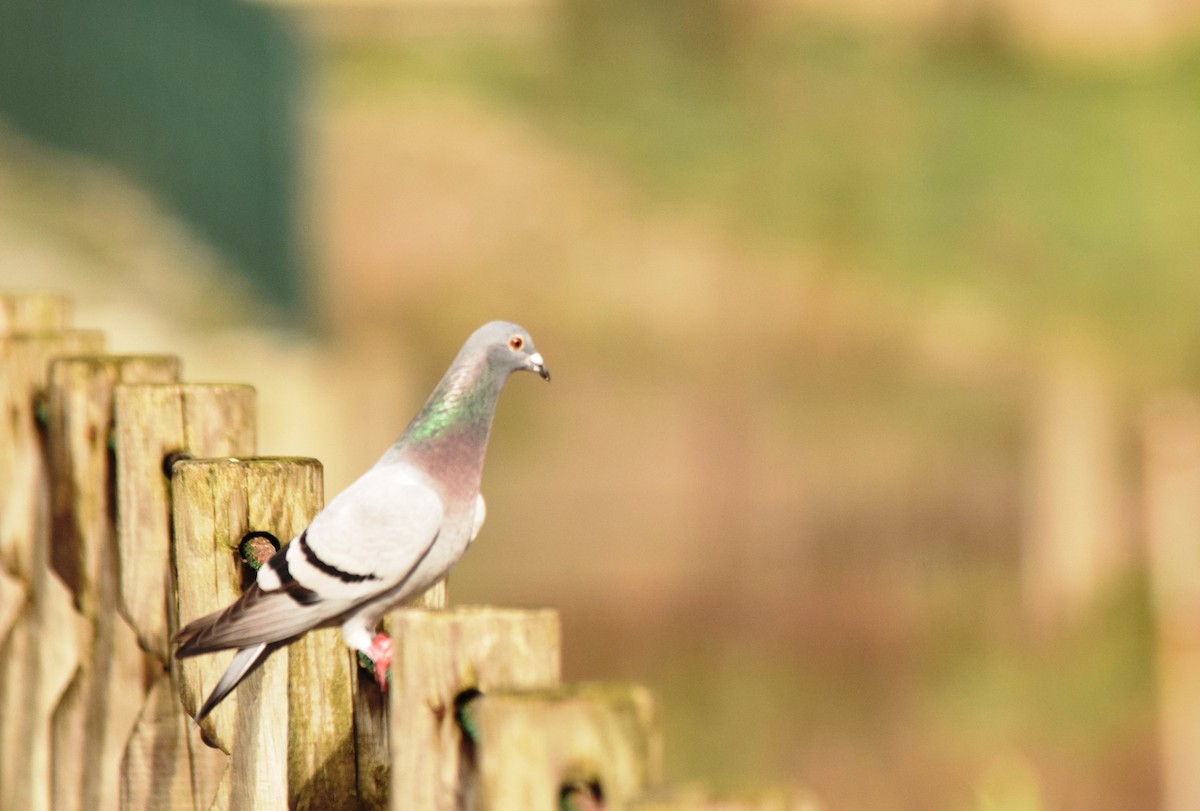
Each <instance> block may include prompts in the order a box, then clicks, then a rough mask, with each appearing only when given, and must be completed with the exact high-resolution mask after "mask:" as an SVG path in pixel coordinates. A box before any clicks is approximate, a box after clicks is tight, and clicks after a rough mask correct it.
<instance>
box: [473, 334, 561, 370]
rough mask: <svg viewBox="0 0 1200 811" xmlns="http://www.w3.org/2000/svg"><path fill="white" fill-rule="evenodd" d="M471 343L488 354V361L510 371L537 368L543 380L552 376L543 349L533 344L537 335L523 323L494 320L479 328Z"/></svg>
mask: <svg viewBox="0 0 1200 811" xmlns="http://www.w3.org/2000/svg"><path fill="white" fill-rule="evenodd" d="M467 346H469V347H473V348H474V349H476V350H477V351H481V352H485V353H486V354H487V359H488V365H489V366H491V367H492V368H493V369H495V370H497V371H499V372H501V373H502V374H506V375H507V374H508V373H509V372H517V371H526V372H536V373H537V374H539V375H540V376H541V378H542V380H549V379H550V370H549V369H547V368H546V364H545V362H544V361H543V360H542V353H540V352H538V351H537V349H536V348H535V347H534V345H533V339H532V338H530V337H529V333H528V332H526V331H525V330H524V328H523V327H521V326H519V325H517V324H513V323H511V322H508V321H492V322H490V323H488V324H484V325H483V326H482V327H480V328H479V329H477V330H475V334H473V335H472V336H471V338H470V340H468V341H467Z"/></svg>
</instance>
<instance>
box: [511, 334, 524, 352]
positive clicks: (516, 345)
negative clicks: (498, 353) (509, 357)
mask: <svg viewBox="0 0 1200 811" xmlns="http://www.w3.org/2000/svg"><path fill="white" fill-rule="evenodd" d="M523 346H525V339H524V338H522V337H521V336H520V335H514V336H513V337H511V338H509V339H508V348H509V349H511V350H512V351H514V352H516V351H517V350H518V349H520V348H521V347H523Z"/></svg>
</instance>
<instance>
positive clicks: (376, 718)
mask: <svg viewBox="0 0 1200 811" xmlns="http://www.w3.org/2000/svg"><path fill="white" fill-rule="evenodd" d="M446 595H447V586H446V581H445V579H442V580H439V581H438V582H437V583H434V584H433V585H432V586H431V587H430V588H429V589H428V590H427V591H425V592H424V593H423V594H421V596H419V597H417V598H416V599H415V600H413V601H412V602H411V603H409V604H408V605H409V607H411V608H445V607H446ZM392 616H394V614H393V615H391V616H386V617H384V618H383V622H382V623H381V626H382V630H383V631H384V632H386V633H388V634H389V635H391V636H392V638H393V639H394V640H395V643H396V645H397V647H401V646H403V645H404V640H403V639H402V638H399V637H397V636H396V635H395V631H393V629H392ZM392 672H393V673H394V672H395V666H394V665H393V668H392ZM354 679H355V690H354V734H355V738H356V746H357V753H356V756H357V759H356V763H357V769H358V799H359V803H360V804H361V807H362V811H383V809H386V808H389V807H390V800H389V797H390V796H391V795H390V788H391V780H392V778H391V774H392V772H391V764H392V756H391V747H390V745H389V740H388V739H389V724H388V705H389V704H390V702H391V699H390V697H389V696H387V695H385V694H384V693H383V692H382V691H381V690H380V689H379V685H378V684H376V683H375V677H374V675H373V674H372V673H371V672H370V671H368V670H366V669H365V668H361V667H356V668H355V669H354Z"/></svg>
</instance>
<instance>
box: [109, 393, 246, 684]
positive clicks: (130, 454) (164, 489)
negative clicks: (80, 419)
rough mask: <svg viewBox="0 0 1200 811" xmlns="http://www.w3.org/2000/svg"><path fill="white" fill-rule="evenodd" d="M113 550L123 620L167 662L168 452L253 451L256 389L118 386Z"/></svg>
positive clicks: (228, 453)
mask: <svg viewBox="0 0 1200 811" xmlns="http://www.w3.org/2000/svg"><path fill="white" fill-rule="evenodd" d="M114 411H115V423H116V458H117V549H118V558H119V569H120V572H121V594H120V610H121V614H122V615H123V616H124V617H125V619H126V620H127V621H128V622H129V624H130V625H131V626H132V627H133V629H134V631H135V632H136V633H137V635H138V642H139V643H140V644H141V646H142V647H143V648H144V649H146V650H148V651H150V652H152V653H153V654H154V655H155V656H157V657H158V658H159V660H160V661H162V662H163V663H166V662H167V661H168V659H169V656H170V653H169V651H168V638H169V634H168V629H167V564H168V560H169V559H170V538H171V506H170V505H171V502H170V493H169V482H168V478H167V476H166V474H164V472H163V463H164V459H165V458H166V457H167V455H168V454H171V453H175V452H179V451H183V452H186V453H188V454H189V455H191V456H192V457H194V458H215V457H220V456H250V455H252V454H253V453H254V442H255V423H254V420H255V409H254V389H253V388H251V387H250V386H241V385H224V384H221V385H218V384H212V385H208V384H196V383H179V384H150V383H141V384H132V385H120V386H117V388H116V393H115V398H114Z"/></svg>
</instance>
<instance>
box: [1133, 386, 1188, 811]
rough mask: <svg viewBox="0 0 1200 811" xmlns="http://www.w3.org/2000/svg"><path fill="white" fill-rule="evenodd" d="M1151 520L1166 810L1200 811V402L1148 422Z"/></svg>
mask: <svg viewBox="0 0 1200 811" xmlns="http://www.w3.org/2000/svg"><path fill="white" fill-rule="evenodd" d="M1145 431H1146V434H1145V436H1146V441H1145V510H1146V515H1145V520H1146V535H1147V541H1148V551H1149V562H1150V576H1151V592H1152V595H1153V601H1154V610H1155V614H1156V621H1157V625H1158V688H1159V689H1158V696H1159V739H1160V741H1161V746H1160V748H1161V752H1162V769H1163V774H1162V786H1163V805H1162V807H1163V809H1164V810H1165V811H1192V809H1196V808H1200V771H1198V770H1197V769H1196V756H1197V752H1200V400H1197V399H1196V398H1186V399H1184V398H1180V399H1178V400H1174V401H1162V402H1160V403H1158V404H1157V405H1156V407H1155V408H1154V409H1152V410H1151V412H1150V413H1149V415H1148V418H1147V420H1146V428H1145Z"/></svg>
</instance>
